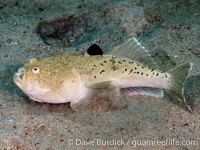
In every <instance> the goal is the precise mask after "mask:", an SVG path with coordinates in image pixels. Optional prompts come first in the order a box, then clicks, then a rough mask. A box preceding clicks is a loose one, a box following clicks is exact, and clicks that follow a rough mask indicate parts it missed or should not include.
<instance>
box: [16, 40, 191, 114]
mask: <svg viewBox="0 0 200 150" xmlns="http://www.w3.org/2000/svg"><path fill="white" fill-rule="evenodd" d="M93 47H95V45H93ZM96 47H98V46H97V45H96ZM91 50H92V48H91V47H90V48H89V49H88V50H87V52H86V54H85V55H83V54H81V53H77V52H76V53H75V52H64V53H61V54H58V55H55V56H51V57H47V58H43V59H36V58H33V59H31V60H30V61H29V62H28V63H26V64H25V65H24V66H23V67H22V68H20V69H19V70H18V72H17V73H15V74H14V76H13V79H14V82H15V83H16V85H17V86H18V87H19V88H21V89H22V90H23V92H24V93H26V94H27V95H28V96H29V98H30V99H32V100H34V101H38V102H46V103H66V102H70V103H71V106H73V105H74V104H76V103H78V102H81V101H83V100H84V99H86V98H87V97H88V98H89V97H90V94H91V91H92V89H93V90H94V89H96V90H98V89H99V90H100V89H109V90H110V89H112V88H113V89H114V88H115V89H116V88H117V89H121V90H122V91H125V93H127V94H129V95H138V94H140V95H151V96H156V97H163V91H162V89H165V90H170V91H171V92H172V93H174V94H175V95H176V96H178V97H179V98H180V99H181V100H182V101H183V102H184V103H185V104H186V106H187V107H188V109H189V110H190V111H192V110H191V108H190V106H189V105H187V103H186V100H185V97H184V83H185V81H186V79H187V77H188V74H189V72H190V70H191V69H192V63H186V64H183V65H181V66H178V67H176V68H173V69H170V70H169V71H167V72H162V71H160V70H159V69H158V67H157V66H156V64H155V62H154V61H153V59H152V58H151V56H150V54H149V53H148V51H147V50H146V49H145V48H144V47H143V46H142V45H141V44H140V43H139V42H138V41H137V39H136V38H131V39H128V40H127V41H125V42H124V43H123V44H122V45H120V46H118V47H116V48H114V49H113V50H112V51H111V53H110V54H109V55H103V53H102V50H101V49H100V48H99V47H98V48H97V51H96V52H95V51H91Z"/></svg>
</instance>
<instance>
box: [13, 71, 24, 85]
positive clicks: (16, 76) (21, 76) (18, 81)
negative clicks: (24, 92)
mask: <svg viewBox="0 0 200 150" xmlns="http://www.w3.org/2000/svg"><path fill="white" fill-rule="evenodd" d="M24 72H25V71H24V68H19V69H18V72H16V73H15V74H14V75H13V81H14V82H15V84H16V85H17V86H18V87H19V88H20V89H22V85H23V79H24Z"/></svg>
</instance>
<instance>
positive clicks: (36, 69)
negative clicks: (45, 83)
mask: <svg viewBox="0 0 200 150" xmlns="http://www.w3.org/2000/svg"><path fill="white" fill-rule="evenodd" d="M32 72H33V73H39V72H40V69H39V67H34V68H33V69H32Z"/></svg>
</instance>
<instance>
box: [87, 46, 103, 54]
mask: <svg viewBox="0 0 200 150" xmlns="http://www.w3.org/2000/svg"><path fill="white" fill-rule="evenodd" d="M87 53H88V54H89V55H103V51H102V49H101V48H100V47H99V46H98V45H97V44H93V45H91V46H90V47H89V48H88V49H87Z"/></svg>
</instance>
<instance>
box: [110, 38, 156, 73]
mask: <svg viewBox="0 0 200 150" xmlns="http://www.w3.org/2000/svg"><path fill="white" fill-rule="evenodd" d="M110 55H113V56H116V57H123V58H129V59H131V60H133V61H136V62H140V63H142V64H143V65H145V66H149V67H151V68H152V69H157V68H158V67H157V65H156V63H155V62H154V61H153V59H152V57H151V55H150V54H149V52H148V51H147V50H146V49H145V47H144V46H142V45H141V44H140V43H139V42H138V40H137V39H136V38H130V39H128V40H126V41H125V42H124V43H123V44H121V45H119V46H117V47H116V48H114V49H113V50H112V51H111V52H110Z"/></svg>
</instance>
